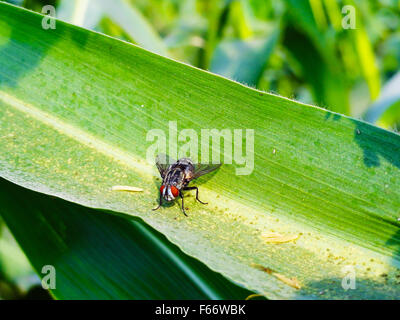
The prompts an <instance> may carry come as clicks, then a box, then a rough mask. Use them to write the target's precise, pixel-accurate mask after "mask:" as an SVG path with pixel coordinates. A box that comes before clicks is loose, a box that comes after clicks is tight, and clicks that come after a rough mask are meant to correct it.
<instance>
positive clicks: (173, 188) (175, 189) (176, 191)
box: [171, 186, 179, 198]
mask: <svg viewBox="0 0 400 320" xmlns="http://www.w3.org/2000/svg"><path fill="white" fill-rule="evenodd" d="M171 192H172V195H173V196H174V197H175V198H176V197H177V196H178V195H179V190H178V189H177V188H176V187H174V186H171Z"/></svg>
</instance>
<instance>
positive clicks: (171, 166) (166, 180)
mask: <svg viewBox="0 0 400 320" xmlns="http://www.w3.org/2000/svg"><path fill="white" fill-rule="evenodd" d="M156 166H157V168H158V171H159V172H160V175H161V178H162V179H163V181H162V185H161V187H160V201H159V204H158V206H157V208H154V209H153V210H157V209H158V208H160V207H161V205H162V199H164V200H166V201H168V202H169V201H173V200H175V198H177V197H178V196H179V197H180V198H181V199H182V206H181V208H182V212H183V214H184V215H185V216H187V214H186V212H185V207H184V202H183V194H182V191H184V190H196V200H197V201H198V202H200V203H201V204H207V203H205V202H202V201H201V200H200V199H199V189H198V188H197V187H188V184H189V182H190V181H192V180H194V179H196V178H198V177H200V176H202V175H205V174H207V173H209V172H211V171H214V170H216V169H218V168H219V167H220V166H221V164H197V163H193V161H192V160H191V159H189V158H182V159H179V160H178V161H175V160H172V159H171V158H169V157H168V156H167V155H164V154H161V155H158V156H157V158H156Z"/></svg>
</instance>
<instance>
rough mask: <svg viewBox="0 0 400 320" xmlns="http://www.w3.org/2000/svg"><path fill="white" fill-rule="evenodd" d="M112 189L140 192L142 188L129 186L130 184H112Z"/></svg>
mask: <svg viewBox="0 0 400 320" xmlns="http://www.w3.org/2000/svg"><path fill="white" fill-rule="evenodd" d="M111 190H112V191H128V192H142V191H143V189H142V188H138V187H131V186H112V187H111Z"/></svg>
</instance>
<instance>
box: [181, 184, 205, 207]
mask: <svg viewBox="0 0 400 320" xmlns="http://www.w3.org/2000/svg"><path fill="white" fill-rule="evenodd" d="M183 190H196V200H197V201H198V202H200V203H201V204H207V202H203V201H201V200H200V199H199V188H197V187H185V188H183Z"/></svg>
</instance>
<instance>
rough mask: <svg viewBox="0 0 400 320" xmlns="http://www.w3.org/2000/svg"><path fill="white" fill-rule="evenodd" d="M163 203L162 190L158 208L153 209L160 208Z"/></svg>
mask: <svg viewBox="0 0 400 320" xmlns="http://www.w3.org/2000/svg"><path fill="white" fill-rule="evenodd" d="M161 205H162V194H161V192H160V202H159V203H158V206H157V208H154V209H153V211H155V210H157V209H159V208H160V207H161Z"/></svg>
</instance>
